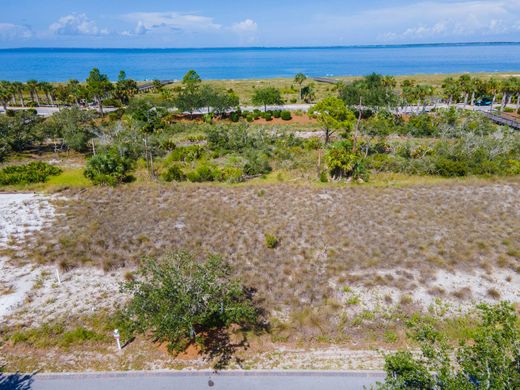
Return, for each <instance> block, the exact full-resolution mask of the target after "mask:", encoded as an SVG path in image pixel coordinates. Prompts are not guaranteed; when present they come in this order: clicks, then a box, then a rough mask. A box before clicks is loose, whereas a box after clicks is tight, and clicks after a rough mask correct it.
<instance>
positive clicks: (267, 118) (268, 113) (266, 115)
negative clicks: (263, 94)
mask: <svg viewBox="0 0 520 390" xmlns="http://www.w3.org/2000/svg"><path fill="white" fill-rule="evenodd" d="M264 119H265V120H266V121H268V122H270V121H272V120H273V116H272V115H271V113H270V112H266V113H265V114H264Z"/></svg>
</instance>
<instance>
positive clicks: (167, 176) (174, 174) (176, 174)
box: [162, 164, 186, 182]
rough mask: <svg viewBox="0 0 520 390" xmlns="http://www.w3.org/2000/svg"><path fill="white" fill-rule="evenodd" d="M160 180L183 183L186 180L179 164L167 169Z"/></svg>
mask: <svg viewBox="0 0 520 390" xmlns="http://www.w3.org/2000/svg"><path fill="white" fill-rule="evenodd" d="M162 178H163V180H165V181H168V182H170V181H183V180H186V175H185V174H184V172H183V171H182V167H181V165H180V164H173V165H170V166H169V167H168V169H167V170H166V172H164V173H163V174H162Z"/></svg>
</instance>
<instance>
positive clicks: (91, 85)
mask: <svg viewBox="0 0 520 390" xmlns="http://www.w3.org/2000/svg"><path fill="white" fill-rule="evenodd" d="M86 82H87V91H88V93H89V95H90V96H91V97H92V98H93V99H94V101H95V102H96V104H97V105H98V108H99V112H100V113H101V114H102V113H103V99H105V98H106V96H107V94H108V93H109V92H110V91H112V89H113V88H114V86H113V85H112V83H111V82H110V80H109V79H108V76H107V75H106V74H102V73H101V72H100V71H99V69H97V68H94V69H92V70H91V71H90V74H89V76H88V77H87V80H86Z"/></svg>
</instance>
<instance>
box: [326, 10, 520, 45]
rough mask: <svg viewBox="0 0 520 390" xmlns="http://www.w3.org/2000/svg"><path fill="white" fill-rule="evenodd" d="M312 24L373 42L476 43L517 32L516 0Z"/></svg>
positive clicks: (381, 13)
mask: <svg viewBox="0 0 520 390" xmlns="http://www.w3.org/2000/svg"><path fill="white" fill-rule="evenodd" d="M316 21H317V22H318V23H319V25H320V26H321V29H322V30H323V31H329V32H333V31H336V32H338V33H340V34H343V35H344V36H347V37H348V36H356V37H358V38H360V37H361V38H365V39H366V38H369V37H370V38H372V39H374V40H381V39H383V40H386V41H392V40H395V41H399V40H401V41H407V42H413V41H421V40H439V39H440V40H457V39H461V40H463V39H479V38H483V37H488V36H500V35H502V36H504V35H506V34H515V33H516V32H517V31H520V30H519V28H518V26H519V24H520V0H509V1H505V0H499V1H483V0H473V1H464V0H458V1H450V2H444V1H440V0H437V1H421V2H417V3H412V4H406V5H399V6H393V7H384V8H377V9H370V10H366V11H362V12H358V13H356V14H353V15H349V16H341V15H339V16H338V15H318V16H317V18H316ZM367 23H370V26H371V28H370V29H367V28H366V27H367Z"/></svg>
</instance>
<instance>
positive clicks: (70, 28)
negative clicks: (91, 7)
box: [49, 14, 109, 36]
mask: <svg viewBox="0 0 520 390" xmlns="http://www.w3.org/2000/svg"><path fill="white" fill-rule="evenodd" d="M49 30H50V31H51V32H52V33H54V34H57V35H90V36H96V35H107V34H108V33H109V31H108V30H107V29H101V28H99V27H98V26H97V24H96V22H94V21H93V20H91V19H89V18H88V17H87V15H85V14H72V15H67V16H62V17H61V18H60V19H59V20H58V21H57V22H56V23H53V24H51V25H50V26H49Z"/></svg>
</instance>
